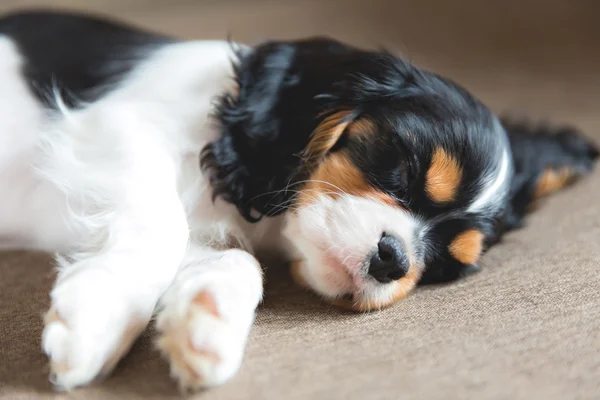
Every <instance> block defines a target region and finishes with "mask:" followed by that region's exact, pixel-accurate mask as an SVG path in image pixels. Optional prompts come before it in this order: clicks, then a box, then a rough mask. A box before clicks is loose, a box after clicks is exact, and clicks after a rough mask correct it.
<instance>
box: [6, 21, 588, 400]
mask: <svg viewBox="0 0 600 400" xmlns="http://www.w3.org/2000/svg"><path fill="white" fill-rule="evenodd" d="M0 88H1V89H2V90H1V91H0V104H1V107H0V188H1V190H2V200H3V201H2V205H1V207H0V239H1V241H0V246H1V247H2V248H3V249H13V248H23V249H37V250H43V251H48V252H53V253H55V254H56V263H57V266H58V277H57V280H56V284H55V286H54V288H53V289H52V292H51V294H50V297H51V306H50V310H49V311H48V313H47V314H46V317H45V328H44V331H43V338H42V343H43V350H44V352H45V353H46V354H47V355H48V357H49V359H50V367H51V381H52V382H53V383H54V384H55V385H56V386H57V387H58V388H63V389H70V388H73V387H76V386H81V385H86V384H88V383H90V382H92V381H93V380H94V379H96V378H99V377H102V376H104V375H106V374H108V373H109V372H110V371H111V369H112V368H113V367H114V366H115V364H116V363H117V362H118V361H119V359H120V358H121V357H122V356H123V355H124V354H125V353H126V352H127V351H128V349H129V348H130V346H131V345H132V343H133V342H134V340H135V339H136V337H137V336H138V335H139V334H140V332H142V330H144V328H145V327H146V326H147V324H148V322H149V321H150V319H151V318H152V316H153V315H156V319H157V327H158V331H159V334H160V338H159V341H158V345H159V347H160V349H161V351H162V352H163V353H164V355H165V357H166V358H167V359H168V361H169V362H170V365H171V371H172V375H173V376H174V377H175V378H176V379H177V380H178V381H179V383H180V385H181V386H182V387H184V388H200V387H206V386H211V385H217V384H221V383H223V382H225V381H227V380H228V379H229V378H231V377H232V376H233V375H234V374H235V373H236V371H237V370H238V368H239V367H240V364H241V361H242V357H243V352H244V346H245V343H246V338H247V336H248V332H249V330H250V327H251V325H252V322H253V318H254V313H255V309H256V307H257V305H258V304H259V302H260V300H261V297H262V292H263V276H262V272H261V267H260V265H259V262H258V261H257V259H256V258H255V255H257V254H261V253H263V252H264V253H269V252H276V253H279V254H282V255H284V256H285V257H286V259H287V261H290V262H291V264H292V266H293V267H292V269H293V275H294V276H295V278H296V279H297V280H298V281H299V282H301V283H302V284H303V285H305V286H307V287H308V288H310V289H312V290H313V291H315V292H316V293H318V294H320V295H321V296H322V297H323V298H324V299H326V300H327V301H329V302H331V303H334V304H337V305H340V306H343V307H348V308H351V309H353V310H356V311H369V310H377V309H381V308H383V307H386V306H389V305H391V304H393V303H394V302H396V301H398V300H400V299H402V298H404V297H405V296H407V295H408V294H409V293H410V292H411V291H412V290H413V289H414V288H415V286H416V285H417V284H418V283H419V282H421V283H435V282H444V281H451V280H454V279H457V278H459V277H461V276H463V275H465V274H468V273H469V272H472V271H475V270H477V263H478V260H479V258H480V256H481V254H482V252H483V251H484V250H485V249H486V248H487V247H489V245H491V244H493V243H495V242H497V241H498V240H499V239H500V237H501V234H502V233H503V232H504V231H505V230H507V229H511V228H514V227H517V226H518V225H519V224H520V223H521V221H522V219H523V216H524V214H525V211H526V210H527V208H528V205H529V204H530V203H531V202H532V201H533V200H534V199H536V198H538V197H540V196H543V195H546V194H548V193H550V192H553V191H555V190H557V189H559V188H561V187H563V186H565V184H566V183H568V182H570V181H571V180H573V178H575V177H578V176H581V175H583V174H586V173H588V172H589V171H590V170H591V169H592V165H593V161H594V159H595V158H596V156H597V154H598V153H597V151H596V150H595V148H594V147H593V145H592V144H590V143H589V142H588V141H586V139H584V138H583V136H581V135H579V134H578V133H577V132H575V131H572V130H559V131H558V132H554V133H553V132H550V131H549V130H548V129H541V130H540V131H539V132H530V131H531V129H529V128H527V127H524V126H523V127H522V126H516V125H513V124H510V123H505V122H502V121H500V120H499V119H498V118H497V117H496V116H495V115H494V114H493V113H492V112H491V111H490V110H489V109H488V108H486V106H484V105H483V104H482V103H481V102H480V101H478V100H477V99H476V98H475V97H473V96H472V95H471V94H469V93H468V92H467V91H466V90H465V89H463V88H461V87H460V86H458V85H457V84H455V83H453V82H451V81H450V80H448V79H445V78H443V77H440V76H438V75H435V74H433V73H430V72H427V71H424V70H422V69H419V68H417V67H415V66H414V65H411V64H410V63H408V62H407V61H406V60H403V59H401V58H399V57H396V56H393V55H391V54H388V53H385V52H380V51H365V50H360V49H357V48H354V47H351V46H348V45H345V44H342V43H339V42H336V41H333V40H329V39H318V38H313V39H308V40H300V41H290V42H266V43H262V44H259V45H257V46H254V47H248V46H243V45H239V44H233V43H230V42H227V41H182V40H177V39H174V38H169V37H166V36H162V35H157V34H153V33H150V32H144V31H142V30H139V29H137V28H133V27H129V26H126V25H123V24H121V23H117V22H114V21H110V20H106V19H103V18H98V17H91V16H86V15H74V14H67V13H50V12H33V11H32V12H24V13H19V14H11V15H8V16H5V17H3V18H2V19H0Z"/></svg>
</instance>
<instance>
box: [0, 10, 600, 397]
mask: <svg viewBox="0 0 600 400" xmlns="http://www.w3.org/2000/svg"><path fill="white" fill-rule="evenodd" d="M417 3H418V4H417ZM525 3H527V4H525ZM532 3H533V2H531V1H530V2H526V1H522V2H518V1H510V0H503V1H476V0H459V1H444V0H438V1H436V0H421V1H420V2H417V1H408V0H406V1H404V0H395V1H393V0H390V1H384V0H364V1H360V0H329V1H327V0H314V1H313V0H307V1H300V0H296V1H295V2H294V1H277V0H259V1H250V0H246V1H243V0H237V1H236V0H221V1H193V0H168V1H167V0H129V1H126V0H87V1H86V0H54V1H51V0H49V1H46V2H35V1H29V0H22V1H18V0H2V2H0V11H5V10H9V9H14V8H16V7H21V6H29V5H39V4H42V5H44V4H45V5H50V4H52V5H58V6H63V7H71V8H78V9H87V10H93V11H102V12H105V13H108V14H112V15H117V16H120V17H122V18H126V19H128V20H130V21H133V22H136V23H139V24H141V25H143V26H148V27H152V28H155V29H157V30H160V31H165V32H169V33H173V34H177V35H180V36H182V37H187V38H192V37H193V38H224V37H226V36H227V34H228V33H231V34H232V35H233V38H234V39H237V40H242V41H246V42H248V43H253V42H257V41H259V40H262V39H264V38H292V37H298V36H306V35H311V34H317V33H318V34H329V35H332V36H335V37H337V38H340V39H343V40H347V41H351V42H353V43H356V44H359V45H364V46H377V45H380V44H383V45H386V47H388V48H390V49H392V50H401V51H403V52H404V53H405V54H407V55H409V56H410V57H411V58H413V59H414V60H415V61H416V62H417V63H418V64H420V65H423V66H426V67H429V68H431V69H434V70H436V71H438V72H441V73H443V74H446V75H449V76H451V77H453V78H454V79H455V80H457V81H459V82H461V83H462V84H463V85H465V86H466V87H467V88H469V89H470V90H472V91H473V92H474V93H475V94H477V95H478V96H479V97H481V98H482V99H483V100H484V101H485V102H487V103H488V104H489V105H490V106H491V107H493V108H494V109H495V110H498V111H504V110H515V111H517V112H520V113H525V114H531V115H536V116H540V117H543V118H551V119H552V120H555V121H557V122H567V123H573V124H576V125H577V126H579V127H580V128H582V129H584V130H585V131H586V132H587V133H588V134H589V135H591V136H592V137H594V136H595V137H597V138H599V139H600V133H599V132H600V114H599V108H600V24H598V22H597V19H598V16H599V15H600V3H598V2H593V1H585V0H582V1H575V0H570V1H567V0H564V1H551V0H547V1H544V2H542V1H539V2H537V4H538V6H535V5H533V4H532ZM0 90H1V88H0ZM599 188H600V171H599V172H597V173H594V174H593V175H592V176H591V177H589V178H587V179H585V180H584V181H583V182H581V183H579V184H578V185H576V186H575V187H573V188H571V189H569V190H567V191H565V192H563V193H561V194H559V195H556V196H555V197H553V198H551V199H549V200H548V201H546V202H545V204H544V205H543V207H541V208H540V210H539V211H538V212H537V213H535V214H533V215H532V216H531V217H530V218H529V219H528V225H527V227H526V228H525V229H523V230H521V231H518V232H515V233H512V234H510V235H509V236H508V237H507V238H506V240H505V242H504V243H503V244H502V245H499V246H497V247H495V248H493V249H492V250H491V251H490V252H489V253H488V254H487V255H486V256H485V257H484V259H483V267H484V268H483V271H482V272H481V273H479V274H477V275H475V276H473V277H471V278H469V279H467V280H464V281H461V282H459V283H456V284H452V285H446V286H438V287H429V288H422V289H420V290H418V291H417V292H416V293H415V294H414V295H412V296H410V297H409V298H408V299H407V300H404V301H403V302H401V303H399V304H397V305H396V306H394V307H392V308H391V309H388V310H386V311H383V312H379V313H372V314H365V315H355V314H348V313H345V312H341V311H339V310H336V309H333V308H331V307H330V306H328V305H325V304H323V303H321V302H320V301H319V300H318V299H316V298H315V297H313V296H312V295H310V294H307V293H304V292H302V291H301V290H300V289H298V288H296V287H295V286H294V285H293V284H292V283H291V282H290V279H289V277H288V275H287V272H285V271H284V270H282V269H281V268H279V269H278V268H275V267H273V268H271V269H270V270H269V273H268V284H267V293H266V299H265V302H264V304H263V305H262V306H261V308H260V311H259V313H258V317H257V323H256V326H255V327H254V329H253V331H252V334H251V338H250V341H249V344H248V351H247V354H246V359H245V362H244V365H243V368H242V370H241V372H240V373H239V375H238V376H237V377H236V378H235V379H234V380H233V381H231V382H230V383H228V384H226V385H225V386H223V387H221V388H217V389H214V390H210V391H207V392H204V393H200V394H197V395H196V396H197V398H199V399H218V400H226V399H277V400H279V399H312V400H318V399H430V398H440V399H455V398H456V399H486V400H487V399H584V398H589V399H598V398H600V333H599V329H600V246H598V239H599V237H600V207H599V205H598V199H600V189H599ZM52 279H53V272H52V269H51V268H50V263H49V260H48V259H47V258H46V257H44V256H42V255H34V254H26V253H11V254H6V255H2V256H0V398H2V399H42V398H75V399H109V398H117V399H135V398H139V399H170V398H178V396H179V395H178V393H177V391H176V388H175V385H174V384H173V383H172V382H171V381H170V380H169V378H168V368H167V366H166V364H165V363H164V362H163V361H162V360H161V359H160V358H159V355H158V353H157V352H156V351H155V350H154V348H153V345H152V339H153V337H154V336H153V331H152V329H150V330H149V331H148V332H147V333H146V334H144V336H143V337H142V339H141V340H140V341H139V343H138V344H137V345H136V346H135V347H134V349H133V351H132V352H131V354H130V355H129V356H128V357H127V358H126V359H125V360H124V361H123V362H122V363H121V364H120V365H119V366H118V368H117V370H116V371H115V373H114V374H113V375H112V376H111V377H110V378H109V379H107V380H106V381H105V382H103V383H101V384H98V385H95V386H93V387H90V388H87V389H80V390H77V391H75V392H74V393H73V394H71V395H65V394H55V393H53V392H52V391H51V387H50V385H49V383H48V382H47V379H46V375H47V370H46V366H45V358H44V357H43V356H42V354H41V351H40V339H39V336H40V331H41V329H42V324H41V314H42V312H43V311H44V310H45V309H46V307H47V306H48V296H47V292H48V290H49V288H50V286H51V283H52Z"/></svg>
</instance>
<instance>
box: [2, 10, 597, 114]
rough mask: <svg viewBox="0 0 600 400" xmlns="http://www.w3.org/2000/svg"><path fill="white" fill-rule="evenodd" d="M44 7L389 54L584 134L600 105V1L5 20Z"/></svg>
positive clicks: (182, 29)
mask: <svg viewBox="0 0 600 400" xmlns="http://www.w3.org/2000/svg"><path fill="white" fill-rule="evenodd" d="M36 6H44V7H61V8H69V9H77V10H85V11H92V12H99V13H102V14H108V15H112V16H117V17H119V18H123V19H125V20H128V21H130V22H133V23H136V24H138V25H140V26H143V27H147V28H150V29H154V30H157V31H160V32H165V33H168V34H171V35H175V36H179V37H182V38H198V39H204V38H212V39H223V38H226V37H227V36H228V35H231V36H232V38H233V39H235V40H240V41H243V42H246V43H248V44H253V43H257V42H259V41H261V40H264V39H267V38H269V39H284V38H285V39H288V38H298V37H303V36H309V35H330V36H333V37H335V38H338V39H341V40H345V41H349V42H351V43H354V44H357V45H361V46H365V47H378V46H384V47H386V48H388V49H389V50H392V51H397V52H402V53H403V54H405V55H406V56H407V57H409V58H411V59H412V60H414V61H415V62H416V63H418V64H419V65H421V66H424V67H427V68H430V69H433V70H435V71H436V72H439V73H443V74H446V75H448V76H450V77H451V78H454V79H455V80H457V81H458V82H459V83H461V84H463V85H464V86H466V87H467V88H469V89H471V90H473V91H474V92H475V93H476V94H477V95H479V96H480V97H481V98H482V99H483V100H484V101H485V102H486V103H488V104H489V105H490V106H492V107H493V108H494V109H497V110H499V111H502V110H505V109H514V110H516V111H525V112H529V113H531V114H534V115H539V116H541V117H552V118H553V119H564V118H566V117H567V116H570V115H572V114H571V113H572V112H577V113H578V115H579V116H580V117H579V122H580V123H581V124H583V125H586V124H587V123H588V121H587V119H588V118H592V117H593V116H592V115H588V113H590V114H593V108H594V106H593V105H594V104H598V102H597V100H598V98H599V97H600V94H598V92H599V91H598V89H599V88H600V85H599V83H600V77H598V75H599V74H598V71H600V51H599V50H600V24H599V23H598V18H599V17H600V2H598V1H595V0H537V1H536V0H534V1H531V0H529V1H527V0H525V1H518V0H489V1H480V0H46V1H34V0H2V1H0V12H1V11H7V10H13V9H18V8H26V7H36ZM573 93H576V95H572V94H573ZM567 98H568V101H567V100H566V99H567Z"/></svg>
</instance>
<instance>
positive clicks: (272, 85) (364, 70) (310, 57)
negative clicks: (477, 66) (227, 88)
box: [201, 38, 597, 283]
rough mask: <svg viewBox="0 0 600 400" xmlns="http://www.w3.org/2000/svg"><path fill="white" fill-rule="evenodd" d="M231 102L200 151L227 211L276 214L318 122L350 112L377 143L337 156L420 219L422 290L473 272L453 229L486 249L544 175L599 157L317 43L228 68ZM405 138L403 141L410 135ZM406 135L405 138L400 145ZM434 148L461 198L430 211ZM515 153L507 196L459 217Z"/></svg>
mask: <svg viewBox="0 0 600 400" xmlns="http://www.w3.org/2000/svg"><path fill="white" fill-rule="evenodd" d="M235 68H236V76H237V81H238V84H239V95H238V96H230V95H227V96H225V97H224V98H222V99H221V101H220V106H219V111H218V113H217V119H218V120H219V121H220V122H221V124H222V130H223V136H222V137H221V138H220V139H219V140H217V141H215V142H213V143H211V144H210V145H209V146H207V147H206V148H205V149H204V151H203V153H202V158H201V164H202V167H203V168H205V169H207V170H208V171H209V172H210V173H211V177H212V184H213V186H214V188H215V192H214V194H215V196H222V197H223V198H224V199H225V200H227V201H229V202H231V203H232V204H235V205H236V206H237V207H238V209H239V211H240V213H241V214H242V215H244V216H245V217H246V219H248V220H249V221H257V220H259V219H260V218H262V217H264V216H272V215H276V214H279V213H282V212H284V211H285V210H286V209H287V208H288V207H289V206H291V205H292V204H293V196H294V193H295V192H296V190H297V189H300V187H299V183H301V182H302V180H304V179H305V178H307V177H308V176H309V174H310V169H309V166H308V165H306V164H305V163H304V161H303V159H302V158H301V156H300V153H301V152H302V151H303V150H304V148H305V147H306V146H307V144H308V142H309V139H310V135H311V133H312V132H313V131H314V130H315V128H316V127H317V126H318V124H319V123H320V122H321V121H322V120H323V118H324V117H325V116H326V115H328V114H330V113H332V112H335V111H339V110H351V114H350V115H351V117H350V118H353V119H359V118H368V119H369V121H371V122H372V123H374V124H375V125H376V128H377V139H376V141H375V142H369V141H368V140H366V141H365V140H361V141H357V140H352V139H350V138H348V137H345V136H344V137H342V139H341V140H340V141H339V142H338V143H337V144H336V146H335V147H334V148H333V150H332V151H343V152H345V154H346V155H347V156H348V157H349V158H350V159H351V160H352V162H353V163H354V164H355V165H356V166H357V167H358V168H359V169H360V170H361V171H362V172H363V175H364V177H365V179H367V180H368V181H369V182H370V183H371V184H372V185H374V186H376V187H378V188H379V189H381V190H383V191H385V192H387V193H390V194H392V195H393V196H394V197H396V198H397V199H398V201H399V202H400V203H402V205H403V206H405V207H408V208H409V209H410V210H411V211H412V212H414V213H415V214H418V215H420V216H421V217H422V218H426V219H427V220H428V221H430V223H431V224H432V225H434V227H435V228H434V229H432V232H431V233H430V235H429V238H428V240H429V242H430V246H428V248H427V250H426V254H425V259H426V265H427V268H426V270H425V273H424V276H423V278H422V281H421V283H437V282H446V281H451V280H455V279H457V278H459V277H461V276H464V275H466V274H468V273H471V272H473V271H476V270H477V266H473V265H463V264H461V263H460V262H458V261H457V260H455V259H454V258H452V257H451V256H450V254H449V253H448V245H449V243H450V242H451V240H452V239H453V238H454V237H455V236H456V235H457V234H458V233H460V232H461V231H463V230H465V229H469V228H473V229H478V230H480V231H482V232H483V233H484V234H485V236H486V241H487V246H488V247H489V246H491V245H493V244H494V243H497V242H498V240H500V238H501V236H502V234H503V233H504V232H505V231H506V230H509V229H513V228H516V227H518V226H519V223H520V221H521V220H522V219H523V217H524V215H525V214H524V213H525V209H526V206H527V205H528V204H529V203H530V202H531V200H532V195H533V190H534V189H535V185H536V183H537V179H538V178H539V176H540V174H541V172H542V171H543V170H544V167H547V166H563V165H565V164H568V165H571V166H575V167H577V168H581V170H582V172H587V171H589V170H590V168H591V165H592V161H593V159H595V157H596V155H597V152H596V150H595V149H594V148H593V146H592V145H591V144H589V143H588V142H587V141H586V140H585V139H583V138H582V137H581V136H580V135H578V134H574V133H559V134H558V135H557V136H550V135H549V134H546V133H538V134H531V133H530V132H524V131H523V129H521V128H519V127H516V126H514V125H509V124H506V130H507V132H508V135H507V134H506V133H505V132H504V129H502V127H501V126H500V124H499V123H497V120H496V119H495V117H494V115H493V114H492V112H491V111H490V110H489V109H488V108H486V107H485V106H484V105H483V104H481V103H480V102H479V101H478V100H477V99H475V98H474V97H473V96H471V95H470V94H469V93H468V92H467V91H466V90H464V89H462V88H461V87H460V86H458V85H456V84H454V83H453V82H451V81H449V80H447V79H444V78H442V77H440V76H437V75H435V74H432V73H429V72H426V71H423V70H421V69H418V68H417V67H415V66H413V65H411V64H410V63H408V62H406V61H405V60H403V59H400V58H397V57H394V56H392V55H390V54H388V53H386V52H370V51H364V50H359V49H356V48H353V47H350V46H347V45H345V44H342V43H339V42H336V41H332V40H329V39H323V38H313V39H308V40H302V41H295V42H267V43H265V44H262V45H260V46H257V47H256V48H254V49H253V50H252V51H251V52H250V53H248V54H244V55H240V60H239V62H238V63H236V65H235ZM407 133H411V135H407ZM409 137H410V139H409ZM438 147H443V148H444V149H445V150H446V151H447V152H449V153H450V154H452V155H453V156H454V157H455V158H456V159H457V160H458V161H459V163H460V165H461V167H462V168H463V171H464V172H463V178H462V181H461V186H460V190H459V193H460V194H459V196H458V198H456V199H455V200H454V201H451V202H448V203H444V204H437V203H435V202H433V201H432V200H430V199H429V198H428V196H427V195H426V194H425V191H424V185H425V173H426V171H427V167H428V165H429V163H430V160H431V156H432V154H433V152H434V149H436V148H438ZM502 148H507V149H509V151H510V150H512V161H513V163H514V168H515V171H514V172H515V174H514V176H513V179H512V180H510V191H509V192H508V195H507V197H506V198H498V199H496V203H495V204H493V205H492V207H490V208H489V209H488V210H484V211H481V212H479V213H477V214H469V213H467V212H466V211H465V209H466V207H467V206H468V204H470V202H471V201H473V199H474V196H475V195H476V194H477V193H478V192H479V190H480V189H481V182H482V178H483V173H484V171H486V170H487V169H488V168H494V167H496V166H497V165H498V163H499V161H500V152H501V149H502Z"/></svg>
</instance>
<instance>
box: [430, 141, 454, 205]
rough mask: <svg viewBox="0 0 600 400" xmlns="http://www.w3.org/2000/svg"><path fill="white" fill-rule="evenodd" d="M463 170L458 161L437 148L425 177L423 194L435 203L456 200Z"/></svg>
mask: <svg viewBox="0 0 600 400" xmlns="http://www.w3.org/2000/svg"><path fill="white" fill-rule="evenodd" d="M462 175H463V170H462V168H461V167H460V165H458V161H456V159H455V158H454V157H452V156H451V155H449V154H448V153H447V152H446V150H444V149H442V148H437V149H436V150H435V152H434V153H433V157H432V158H431V165H430V166H429V170H427V174H426V176H425V192H426V193H427V195H428V196H429V197H430V198H431V199H432V200H433V201H435V202H436V203H447V202H449V201H452V200H454V199H455V198H456V195H457V192H458V187H459V185H460V181H461V179H462Z"/></svg>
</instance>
